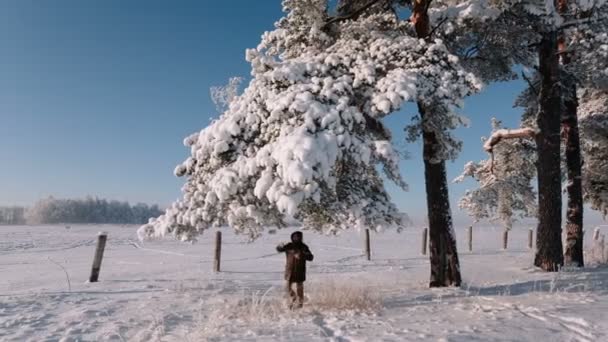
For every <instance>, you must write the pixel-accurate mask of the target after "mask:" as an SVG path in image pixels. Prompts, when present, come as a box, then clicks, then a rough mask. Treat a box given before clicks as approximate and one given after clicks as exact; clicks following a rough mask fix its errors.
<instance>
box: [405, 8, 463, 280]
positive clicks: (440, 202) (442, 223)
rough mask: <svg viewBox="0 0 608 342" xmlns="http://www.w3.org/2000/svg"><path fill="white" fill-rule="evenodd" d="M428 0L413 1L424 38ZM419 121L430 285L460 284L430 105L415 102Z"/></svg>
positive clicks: (427, 27) (444, 177) (418, 30)
mask: <svg viewBox="0 0 608 342" xmlns="http://www.w3.org/2000/svg"><path fill="white" fill-rule="evenodd" d="M428 3H429V0H416V1H415V3H414V10H413V12H412V22H413V23H414V26H415V28H416V34H417V35H418V37H419V38H426V37H427V36H428V34H429V31H430V24H429V17H428V13H427V9H428ZM418 111H419V113H420V117H421V121H422V127H423V128H422V138H423V157H424V179H425V184H426V201H427V215H428V220H429V256H430V263H431V279H430V283H429V285H430V286H431V287H442V286H460V283H461V276H460V264H459V261H458V251H457V249H456V236H455V235H454V228H453V226H452V213H451V211H450V199H449V196H448V182H447V175H446V169H445V161H443V160H441V161H438V158H436V156H437V153H438V151H437V146H438V145H437V137H436V136H435V133H434V132H432V131H429V130H427V129H426V128H425V127H426V125H425V124H424V123H425V120H429V116H430V115H432V112H431V111H432V107H429V106H426V105H425V104H423V103H418Z"/></svg>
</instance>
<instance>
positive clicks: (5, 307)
mask: <svg viewBox="0 0 608 342" xmlns="http://www.w3.org/2000/svg"><path fill="white" fill-rule="evenodd" d="M99 230H104V231H107V232H109V240H108V245H107V249H106V254H105V258H104V261H103V265H102V270H101V276H100V282H98V283H92V284H89V283H86V280H87V278H88V274H89V272H90V267H91V262H92V258H93V252H94V248H95V241H96V235H97V232H98V231H99ZM290 232H291V230H285V231H279V232H278V233H277V234H275V235H266V236H265V237H263V238H262V239H260V240H259V241H256V242H255V243H253V244H247V243H245V242H243V239H242V238H241V237H236V236H233V235H231V234H229V233H228V232H227V231H224V245H223V263H222V268H223V272H221V273H219V274H214V273H213V272H212V271H211V268H212V254H213V246H212V241H213V237H214V236H213V235H214V234H207V235H205V236H203V237H202V238H201V241H200V242H199V243H198V244H195V245H189V244H182V243H178V242H175V241H170V240H165V241H154V242H145V243H140V242H138V241H137V239H136V235H135V227H118V226H72V227H71V228H70V229H66V228H65V227H64V226H42V227H0V340H1V341H57V340H64V341H97V340H112V341H151V340H162V341H178V340H179V341H199V340H231V341H232V340H239V341H276V340H295V341H316V340H335V341H365V340H367V341H380V340H384V341H416V340H428V341H608V320H606V312H608V268H604V267H589V268H586V269H585V270H582V271H580V270H579V271H563V272H560V273H557V274H546V273H542V272H538V271H536V270H535V269H534V268H532V267H531V262H532V253H531V252H530V251H529V250H527V248H526V243H527V231H526V230H525V229H523V228H521V229H515V230H514V231H513V232H512V233H511V237H510V238H511V240H510V243H511V246H510V248H509V250H508V251H502V250H501V247H500V246H501V233H500V231H499V230H494V229H492V228H485V229H481V228H479V229H476V231H475V246H474V252H473V253H469V252H467V251H466V250H465V249H466V244H465V243H464V238H465V232H464V231H458V233H457V234H458V238H459V248H460V251H461V256H460V257H461V265H462V269H463V277H464V281H465V284H464V286H463V287H462V288H461V289H441V290H437V289H435V290H430V289H428V288H427V286H426V284H427V280H428V272H429V271H428V269H429V267H428V261H427V258H426V257H423V256H421V255H420V235H421V230H420V229H416V228H414V229H410V230H408V231H406V232H404V233H401V234H396V233H385V234H380V235H372V251H373V255H372V259H373V260H372V261H371V262H368V261H367V260H365V258H364V257H363V256H362V250H361V246H362V238H361V235H360V234H358V233H356V232H353V233H349V234H345V235H342V236H340V237H321V236H316V235H312V234H306V233H305V236H304V238H305V241H306V242H307V243H308V244H309V246H310V247H311V249H312V251H313V253H314V254H315V261H314V262H313V263H311V264H309V265H310V267H309V281H308V282H307V283H306V290H310V291H308V295H309V296H310V300H311V302H314V296H315V293H314V289H322V288H325V289H326V288H327V284H333V286H335V287H336V288H338V289H339V288H341V287H343V288H344V289H347V288H353V287H354V288H357V289H359V290H361V289H362V290H363V291H367V292H369V293H370V295H373V296H374V297H375V298H376V299H378V300H379V301H380V305H379V306H378V307H374V308H371V309H370V310H363V311H349V310H331V309H325V310H321V309H319V308H318V307H314V306H313V305H309V306H307V307H305V308H304V309H303V310H300V311H296V312H289V311H287V310H284V309H281V308H280V310H279V311H278V316H277V312H273V313H272V314H268V312H267V311H268V310H265V309H264V307H263V306H264V305H265V304H264V303H266V302H268V303H271V302H273V301H274V302H276V301H277V300H276V299H277V298H279V297H280V295H281V294H282V286H283V283H282V281H281V279H282V278H281V277H282V274H281V271H282V268H283V265H284V256H282V255H278V254H276V253H274V246H275V245H276V244H277V243H278V242H280V241H285V240H286V237H287V236H288V234H289V233H290ZM587 235H589V236H588V238H591V234H587ZM61 266H62V267H63V268H65V270H66V271H67V273H68V274H69V279H70V281H71V289H70V288H69V285H68V281H67V279H66V274H65V273H64V271H63V269H62V267H61ZM252 294H253V295H252ZM243 298H254V299H255V298H257V299H262V300H263V302H262V304H260V305H259V307H258V309H259V312H258V311H255V310H254V311H253V313H251V311H247V310H248V309H247V307H246V306H242V305H246V304H243V303H242V299H243ZM238 300H241V303H240V304H239V303H238V302H237V301H238ZM239 305H241V306H239ZM249 309H251V308H249Z"/></svg>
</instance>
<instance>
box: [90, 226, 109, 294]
mask: <svg viewBox="0 0 608 342" xmlns="http://www.w3.org/2000/svg"><path fill="white" fill-rule="evenodd" d="M107 239H108V234H107V233H99V235H98V236H97V248H95V257H94V258H93V268H92V269H91V276H90V277H89V282H91V283H94V282H96V281H97V280H99V271H100V270H101V260H102V259H103V251H104V249H105V248H106V241H107Z"/></svg>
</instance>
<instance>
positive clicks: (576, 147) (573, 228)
mask: <svg viewBox="0 0 608 342" xmlns="http://www.w3.org/2000/svg"><path fill="white" fill-rule="evenodd" d="M558 10H559V12H560V13H562V14H564V13H567V12H568V0H559V3H558ZM558 49H559V52H560V56H561V62H562V64H563V65H568V64H569V63H570V62H571V58H570V55H569V54H567V53H566V52H565V51H566V37H565V36H564V33H563V31H562V34H560V37H559V40H558ZM566 86H567V88H566V94H565V100H564V106H563V108H562V109H563V112H562V136H563V138H564V144H566V171H567V177H568V181H567V185H566V192H567V193H568V202H567V210H566V234H567V235H566V251H565V252H564V263H565V265H567V266H575V267H583V266H584V265H585V262H584V257H583V186H582V178H581V176H582V172H581V165H582V163H581V145H580V137H579V129H578V115H577V111H578V101H577V98H576V84H575V83H574V82H573V81H572V82H567V84H566Z"/></svg>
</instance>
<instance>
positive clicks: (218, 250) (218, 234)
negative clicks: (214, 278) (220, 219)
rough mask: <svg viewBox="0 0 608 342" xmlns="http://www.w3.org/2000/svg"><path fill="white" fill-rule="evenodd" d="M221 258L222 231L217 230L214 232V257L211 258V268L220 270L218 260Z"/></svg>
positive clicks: (216, 270)
mask: <svg viewBox="0 0 608 342" xmlns="http://www.w3.org/2000/svg"><path fill="white" fill-rule="evenodd" d="M221 258H222V232H220V231H219V230H218V231H217V232H216V233H215V257H214V260H213V270H214V271H215V272H219V271H220V260H221Z"/></svg>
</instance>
